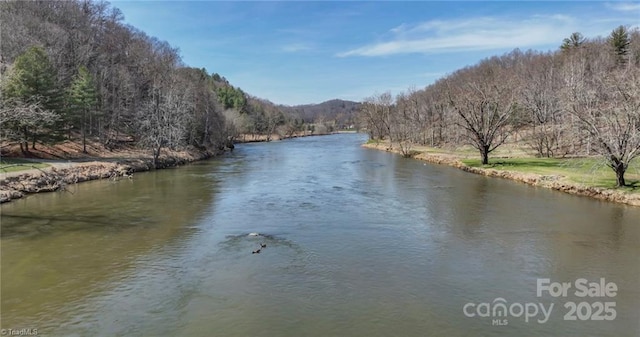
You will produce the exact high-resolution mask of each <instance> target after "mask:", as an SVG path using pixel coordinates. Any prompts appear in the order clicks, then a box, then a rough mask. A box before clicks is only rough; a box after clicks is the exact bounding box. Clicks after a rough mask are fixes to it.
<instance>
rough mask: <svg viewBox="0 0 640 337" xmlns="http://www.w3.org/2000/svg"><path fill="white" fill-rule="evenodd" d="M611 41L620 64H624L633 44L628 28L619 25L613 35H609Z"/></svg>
mask: <svg viewBox="0 0 640 337" xmlns="http://www.w3.org/2000/svg"><path fill="white" fill-rule="evenodd" d="M609 43H610V44H611V46H612V47H613V50H614V52H615V54H616V57H617V59H616V61H617V62H618V64H624V63H625V62H626V56H627V55H628V54H629V45H630V44H631V39H630V38H629V32H628V30H627V28H626V27H624V26H619V27H618V28H616V29H614V30H613V31H612V32H611V35H609Z"/></svg>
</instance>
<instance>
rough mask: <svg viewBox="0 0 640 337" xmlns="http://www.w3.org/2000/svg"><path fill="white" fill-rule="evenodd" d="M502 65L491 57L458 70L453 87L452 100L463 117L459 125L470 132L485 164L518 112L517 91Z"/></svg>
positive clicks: (470, 137) (504, 136) (455, 109)
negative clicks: (472, 67) (470, 66)
mask: <svg viewBox="0 0 640 337" xmlns="http://www.w3.org/2000/svg"><path fill="white" fill-rule="evenodd" d="M499 67H500V66H499V65H498V64H496V62H495V60H493V62H490V60H487V61H485V62H484V63H482V64H480V65H479V66H478V67H477V68H475V69H469V70H465V71H464V72H460V73H458V76H455V77H454V78H453V79H451V81H450V86H449V102H450V104H451V106H452V107H453V109H454V111H455V112H456V114H457V115H458V116H459V117H460V119H459V121H458V126H460V127H462V128H463V129H465V130H466V131H467V136H468V137H469V140H470V142H471V144H472V145H473V147H475V148H476V149H478V151H480V156H481V158H482V164H484V165H486V164H488V163H489V153H491V152H492V151H494V150H495V149H496V148H498V147H499V146H500V145H502V144H504V142H505V141H506V140H507V137H508V136H509V134H510V129H509V128H508V125H509V121H510V119H511V116H512V113H513V111H514V97H513V91H512V90H511V88H510V85H509V84H507V83H505V81H504V78H502V77H501V76H500V75H501V74H500V72H501V71H500V70H501V69H500V68H499ZM463 75H464V76H463Z"/></svg>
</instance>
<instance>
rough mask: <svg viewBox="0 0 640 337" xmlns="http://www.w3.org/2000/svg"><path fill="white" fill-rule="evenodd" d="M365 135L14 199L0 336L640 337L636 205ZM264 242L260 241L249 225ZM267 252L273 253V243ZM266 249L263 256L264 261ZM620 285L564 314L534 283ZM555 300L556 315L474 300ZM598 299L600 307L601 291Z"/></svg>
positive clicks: (5, 219)
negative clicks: (574, 313)
mask: <svg viewBox="0 0 640 337" xmlns="http://www.w3.org/2000/svg"><path fill="white" fill-rule="evenodd" d="M363 141H364V137H363V136H362V135H336V136H327V137H310V138H302V139H295V140H290V141H283V142H274V143H268V144H246V145H240V146H238V147H237V151H235V152H234V153H233V154H231V155H228V156H225V157H222V158H217V159H214V160H211V161H207V162H200V163H197V164H194V165H189V166H186V167H182V168H179V169H174V170H162V171H157V172H152V173H145V174H138V175H136V177H135V179H133V180H132V181H120V182H116V183H114V182H110V181H99V182H91V183H85V184H80V185H77V186H75V187H74V191H73V192H74V194H69V193H53V194H43V195H37V196H32V197H29V198H27V199H24V200H18V201H17V202H15V203H10V204H6V205H2V242H1V243H2V264H1V268H2V269H1V270H0V271H1V272H2V308H1V309H2V310H1V314H2V328H22V327H26V328H30V327H32V328H38V329H39V330H38V331H39V333H40V334H42V335H55V336H88V335H91V336H160V335H162V336H209V335H223V336H247V335H257V336H300V335H304V336H326V335H335V336H363V335H368V336H390V335H402V336H425V335H440V336H468V335H478V336H501V335H508V336H514V335H517V336H543V335H549V336H550V335H563V336H565V335H576V336H583V335H597V336H637V335H639V334H640V327H639V326H638V324H637V318H638V317H639V315H640V292H639V289H638V288H639V287H638V284H640V260H639V259H640V248H639V246H638V244H637V242H638V241H639V240H640V227H639V226H638V219H640V210H638V209H636V208H631V207H625V206H620V205H614V204H609V203H603V202H598V201H593V200H589V199H587V198H580V197H573V196H569V195H565V194H562V193H558V192H554V191H549V190H545V189H537V188H532V187H529V186H524V185H521V184H517V183H513V182H509V181H504V180H500V179H490V178H486V177H482V176H475V175H471V174H468V173H465V172H462V171H459V170H455V169H451V168H448V167H441V166H433V165H425V164H424V163H422V162H418V161H414V160H409V159H403V158H400V157H399V156H395V155H392V154H389V153H384V152H378V151H372V150H366V149H362V148H360V147H359V144H360V143H362V142H363ZM254 234H258V235H254ZM261 244H262V245H264V246H265V247H261ZM258 248H260V249H261V252H260V253H259V254H252V252H253V251H255V250H256V249H258ZM583 277H584V278H588V279H590V280H598V279H599V278H601V277H604V278H606V280H607V281H611V282H615V283H616V284H617V286H618V288H619V291H618V295H617V296H616V297H615V298H614V299H606V298H605V299H596V300H598V301H605V300H613V301H615V302H616V310H617V318H616V320H615V321H613V322H609V321H575V322H566V321H563V315H564V313H565V312H566V311H565V308H564V307H563V304H564V302H566V301H569V300H571V301H576V302H579V301H584V299H578V298H575V297H568V298H558V299H554V298H550V297H548V296H547V297H543V298H538V297H536V280H537V279H538V278H550V279H552V280H554V281H563V282H573V281H575V280H576V279H578V278H583ZM498 297H502V298H505V299H506V300H507V301H508V302H509V303H514V302H520V303H525V302H544V303H546V304H549V303H554V304H555V309H554V312H553V313H552V315H551V318H550V320H549V322H547V323H545V324H539V323H531V322H529V323H526V322H524V320H523V319H519V318H510V319H509V324H508V325H507V326H494V325H492V322H491V319H490V318H479V317H475V318H468V317H465V315H464V313H463V311H462V308H463V306H464V305H465V303H468V302H475V303H480V302H491V301H493V300H494V299H495V298H498ZM596 300H593V301H596Z"/></svg>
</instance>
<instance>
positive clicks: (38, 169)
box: [0, 133, 320, 203]
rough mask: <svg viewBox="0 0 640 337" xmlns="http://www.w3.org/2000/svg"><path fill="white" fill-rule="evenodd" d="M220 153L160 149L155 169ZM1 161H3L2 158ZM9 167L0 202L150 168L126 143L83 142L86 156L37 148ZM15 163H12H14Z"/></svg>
mask: <svg viewBox="0 0 640 337" xmlns="http://www.w3.org/2000/svg"><path fill="white" fill-rule="evenodd" d="M309 136H320V134H312V133H295V134H292V135H288V136H280V135H277V134H274V135H271V136H269V137H267V136H266V135H256V134H247V135H240V137H238V138H237V139H236V140H235V141H234V143H235V144H241V143H253V142H268V141H276V140H284V139H289V138H297V137H309ZM14 152H15V150H14ZM223 152H224V151H218V152H215V153H214V152H209V151H201V150H197V149H193V148H192V149H189V150H183V151H172V150H169V149H163V150H162V154H161V156H160V157H159V158H158V162H157V165H156V167H155V169H163V168H169V167H176V166H180V165H184V164H187V163H191V162H194V161H198V160H204V159H208V158H211V157H214V156H216V155H220V154H221V153H223ZM3 159H5V158H3ZM9 159H10V162H11V163H10V164H8V165H3V166H2V167H0V203H5V202H9V201H11V200H14V199H19V198H22V197H24V196H26V195H28V194H33V193H40V192H53V191H61V190H65V189H66V187H67V186H68V185H72V184H77V183H80V182H84V181H90V180H98V179H112V180H118V179H122V178H127V179H130V178H132V175H133V173H135V172H144V171H150V170H152V169H154V165H153V157H152V156H151V155H150V154H149V151H145V150H141V149H137V148H135V147H134V146H133V145H131V144H127V142H122V143H121V144H119V146H118V148H116V149H112V150H105V148H104V146H102V145H101V144H99V143H92V142H89V143H87V153H84V152H83V151H82V146H81V144H80V143H79V142H63V143H61V144H57V145H52V146H45V145H42V144H40V145H38V146H37V150H31V152H30V154H29V157H16V156H15V153H14V156H12V157H10V158H9ZM14 162H15V164H14Z"/></svg>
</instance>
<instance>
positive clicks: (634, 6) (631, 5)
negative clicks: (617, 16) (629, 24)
mask: <svg viewBox="0 0 640 337" xmlns="http://www.w3.org/2000/svg"><path fill="white" fill-rule="evenodd" d="M607 7H609V8H611V9H613V10H616V11H621V12H639V11H640V2H613V3H607Z"/></svg>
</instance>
